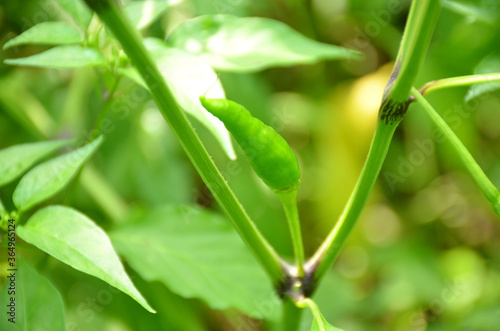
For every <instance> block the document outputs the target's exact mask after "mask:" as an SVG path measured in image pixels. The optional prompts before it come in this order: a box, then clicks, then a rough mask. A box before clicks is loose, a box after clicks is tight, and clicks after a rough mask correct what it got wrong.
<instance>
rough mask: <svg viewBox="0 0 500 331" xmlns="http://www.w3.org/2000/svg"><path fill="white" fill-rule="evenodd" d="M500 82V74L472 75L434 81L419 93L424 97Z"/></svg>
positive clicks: (426, 84) (423, 87) (424, 86)
mask: <svg viewBox="0 0 500 331" xmlns="http://www.w3.org/2000/svg"><path fill="white" fill-rule="evenodd" d="M491 82H500V73H495V74H483V75H470V76H460V77H451V78H445V79H438V80H433V81H431V82H428V83H425V84H424V85H423V86H422V87H421V88H420V89H419V90H418V91H419V92H420V94H422V95H428V94H429V93H431V92H434V91H438V90H441V89H444V88H449V87H459V86H469V85H474V84H479V83H491Z"/></svg>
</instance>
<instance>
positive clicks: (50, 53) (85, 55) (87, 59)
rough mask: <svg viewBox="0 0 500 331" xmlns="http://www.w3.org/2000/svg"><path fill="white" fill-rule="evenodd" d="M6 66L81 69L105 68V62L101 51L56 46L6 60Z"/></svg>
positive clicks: (72, 46)
mask: <svg viewBox="0 0 500 331" xmlns="http://www.w3.org/2000/svg"><path fill="white" fill-rule="evenodd" d="M4 62H5V64H10V65H18V66H31V67H44V68H80V67H90V66H104V65H105V61H104V57H103V56H102V54H101V53H99V51H97V50H95V49H92V48H85V47H81V46H75V45H71V46H56V47H53V48H51V49H49V50H47V51H45V52H43V53H40V54H36V55H32V56H28V57H23V58H18V59H6V60H5V61H4Z"/></svg>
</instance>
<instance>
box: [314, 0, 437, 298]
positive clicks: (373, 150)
mask: <svg viewBox="0 0 500 331" xmlns="http://www.w3.org/2000/svg"><path fill="white" fill-rule="evenodd" d="M439 6H440V4H439V1H435V0H414V1H413V3H412V6H411V8H410V13H409V16H408V21H407V23H406V27H405V31H404V34H403V39H402V41H401V46H400V48H399V52H398V56H397V61H396V65H395V66H394V69H393V72H392V74H391V78H390V79H389V82H388V83H387V86H386V89H385V92H384V96H383V100H382V105H381V106H380V110H379V120H378V122H377V128H376V129H375V134H374V136H373V139H372V143H371V146H370V150H369V152H368V156H367V158H366V161H365V165H364V166H363V170H362V171H361V175H360V177H359V179H358V182H357V184H356V187H355V188H354V191H353V193H352V194H351V197H350V199H349V201H348V203H347V205H346V207H345V209H344V211H343V213H342V215H341V216H340V219H339V221H338V222H337V224H336V225H335V227H334V228H333V229H332V231H331V232H330V233H329V234H328V237H327V238H326V239H325V241H324V242H323V243H322V244H321V246H320V247H319V249H318V250H317V251H316V253H315V254H314V255H313V257H312V258H311V259H309V260H308V261H307V263H306V266H305V269H306V270H305V271H306V274H309V275H311V274H313V275H314V283H317V282H318V281H320V280H321V278H322V277H323V276H324V275H325V274H326V271H327V270H328V269H329V268H330V267H331V266H332V264H333V262H335V259H336V258H337V256H338V254H339V252H340V249H341V248H342V246H343V245H344V243H345V241H346V240H347V237H348V236H349V234H350V233H351V231H352V229H353V227H354V225H355V223H356V220H357V219H358V217H359V215H360V214H361V211H362V209H363V207H364V206H365V204H366V201H367V200H368V197H369V196H370V193H371V190H372V189H373V186H374V185H375V181H376V179H377V177H378V174H379V173H380V169H381V168H382V164H383V162H384V160H385V157H386V155H387V151H388V149H389V145H390V142H391V140H392V136H393V135H394V131H395V130H396V128H397V126H398V125H399V123H400V122H401V120H402V119H403V117H404V115H405V114H406V111H407V109H408V106H409V104H410V102H409V100H408V97H409V95H410V90H411V88H412V86H413V81H414V80H415V76H416V75H417V73H418V70H419V68H420V66H421V64H422V62H423V58H424V56H425V52H426V50H427V47H428V45H429V41H430V38H431V35H432V31H433V30H434V26H435V24H436V21H437V16H438V13H439V8H440V7H439ZM315 287H316V284H313V286H312V291H313V290H314V288H315Z"/></svg>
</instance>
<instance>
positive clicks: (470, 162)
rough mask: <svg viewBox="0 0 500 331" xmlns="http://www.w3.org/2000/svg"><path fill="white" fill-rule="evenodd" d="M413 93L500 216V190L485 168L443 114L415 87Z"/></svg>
mask: <svg viewBox="0 0 500 331" xmlns="http://www.w3.org/2000/svg"><path fill="white" fill-rule="evenodd" d="M412 94H413V96H414V97H415V99H416V100H417V101H418V103H420V104H421V105H422V107H423V108H424V110H425V112H426V113H427V115H429V117H430V118H431V120H432V121H433V122H434V124H435V125H436V127H437V128H438V129H439V131H441V132H442V133H443V134H444V136H445V137H447V138H448V140H449V141H450V143H451V145H452V146H453V149H454V150H455V152H457V155H458V156H459V157H460V160H461V161H462V164H463V165H464V166H465V168H466V169H467V171H468V172H469V174H470V175H471V176H472V178H473V179H474V181H475V182H476V184H477V186H479V188H480V189H481V191H483V194H484V195H485V196H486V198H487V199H488V201H490V202H491V205H492V206H493V209H494V210H495V213H496V214H497V215H498V216H500V192H498V189H497V188H496V187H495V185H493V184H492V183H491V181H490V180H489V179H488V177H487V176H486V175H485V173H484V172H483V170H481V167H480V166H479V165H478V164H477V162H476V160H475V159H474V157H473V156H472V155H471V154H470V153H469V151H468V150H467V148H466V147H465V146H464V144H462V142H461V141H460V139H458V137H457V135H456V134H455V133H454V132H453V130H452V129H451V128H450V127H449V126H448V124H446V122H445V121H444V120H443V119H442V118H441V116H439V114H438V113H437V112H436V110H435V109H434V108H433V107H432V106H431V104H430V103H429V102H428V101H427V100H426V99H425V98H424V97H423V96H422V95H421V94H420V93H419V91H417V90H416V89H415V88H413V89H412Z"/></svg>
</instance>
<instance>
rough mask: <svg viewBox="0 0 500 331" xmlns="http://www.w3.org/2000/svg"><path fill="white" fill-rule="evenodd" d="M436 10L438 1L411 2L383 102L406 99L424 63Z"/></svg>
mask: <svg viewBox="0 0 500 331" xmlns="http://www.w3.org/2000/svg"><path fill="white" fill-rule="evenodd" d="M439 9H440V2H439V1H436V0H413V2H412V5H411V8H410V13H409V15H408V20H407V22H406V27H405V31H404V34H403V39H402V41H401V46H400V48H399V51H398V55H397V57H396V66H395V67H394V70H393V72H392V75H391V79H390V80H389V83H388V85H387V88H386V91H385V93H384V100H388V99H390V98H391V99H394V100H395V101H397V102H403V101H406V100H407V98H408V95H409V94H410V89H411V88H412V86H413V81H414V80H415V77H416V75H417V73H418V71H419V69H420V66H421V65H422V62H423V60H424V56H425V53H426V51H427V47H428V45H429V41H430V39H431V36H432V31H433V30H434V26H435V25H436V21H437V17H438V14H439ZM383 103H384V102H383Z"/></svg>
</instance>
